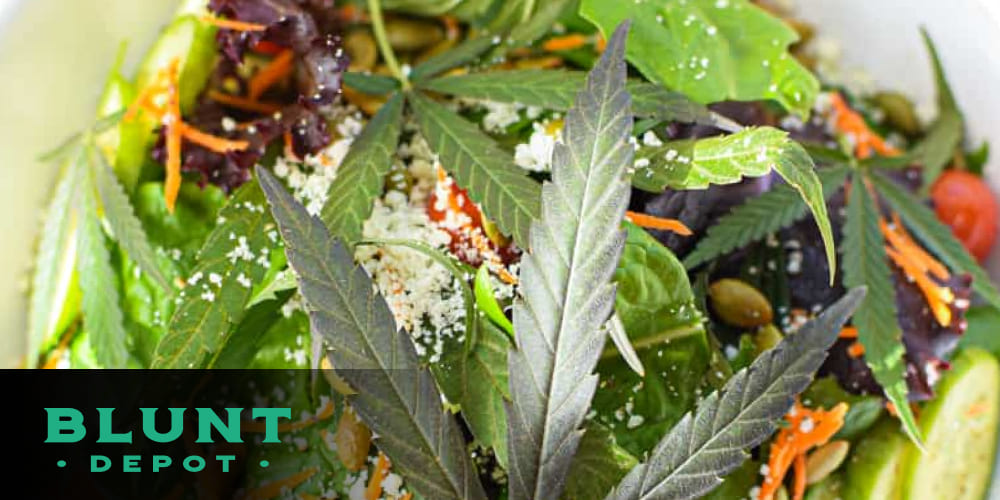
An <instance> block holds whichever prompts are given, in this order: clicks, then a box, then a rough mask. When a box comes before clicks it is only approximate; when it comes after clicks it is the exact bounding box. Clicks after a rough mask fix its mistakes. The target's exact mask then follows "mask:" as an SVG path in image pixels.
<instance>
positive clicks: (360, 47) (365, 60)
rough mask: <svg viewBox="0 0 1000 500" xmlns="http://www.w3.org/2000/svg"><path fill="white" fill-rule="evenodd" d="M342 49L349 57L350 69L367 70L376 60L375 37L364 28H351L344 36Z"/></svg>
mask: <svg viewBox="0 0 1000 500" xmlns="http://www.w3.org/2000/svg"><path fill="white" fill-rule="evenodd" d="M344 50H345V51H347V55H348V56H350V58H351V65H350V67H349V68H348V69H350V70H351V71H369V70H371V69H372V68H374V67H375V62H376V61H378V48H377V47H375V38H374V37H373V36H372V34H371V33H369V32H368V30H366V29H357V30H352V31H351V32H349V33H348V34H347V36H345V37H344Z"/></svg>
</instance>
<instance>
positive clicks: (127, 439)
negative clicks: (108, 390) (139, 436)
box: [97, 408, 132, 444]
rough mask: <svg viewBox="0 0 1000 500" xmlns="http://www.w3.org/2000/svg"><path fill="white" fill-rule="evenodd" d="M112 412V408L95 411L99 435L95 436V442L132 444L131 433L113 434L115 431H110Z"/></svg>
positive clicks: (113, 410)
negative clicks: (98, 424)
mask: <svg viewBox="0 0 1000 500" xmlns="http://www.w3.org/2000/svg"><path fill="white" fill-rule="evenodd" d="M114 412H115V409H114V408H98V409H97V416H98V422H99V423H100V428H99V433H98V434H97V442H98V443H128V444H132V431H128V432H121V433H115V431H113V430H112V429H111V416H112V415H113V414H114Z"/></svg>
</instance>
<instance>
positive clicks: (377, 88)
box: [344, 71, 399, 95]
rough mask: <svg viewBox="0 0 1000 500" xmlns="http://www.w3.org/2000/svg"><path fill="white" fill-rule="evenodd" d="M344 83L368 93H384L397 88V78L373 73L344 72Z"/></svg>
mask: <svg viewBox="0 0 1000 500" xmlns="http://www.w3.org/2000/svg"><path fill="white" fill-rule="evenodd" d="M344 85H345V86H347V87H350V88H352V89H354V90H357V91H358V92H361V93H364V94H368V95H386V94H388V93H390V92H393V91H395V90H399V80H397V79H395V78H393V77H391V76H384V75H376V74H374V73H358V72H353V71H348V72H347V73H344Z"/></svg>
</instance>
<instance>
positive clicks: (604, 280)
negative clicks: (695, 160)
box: [507, 25, 633, 499]
mask: <svg viewBox="0 0 1000 500" xmlns="http://www.w3.org/2000/svg"><path fill="white" fill-rule="evenodd" d="M626 33H627V25H623V26H622V27H619V28H618V30H616V31H615V34H614V36H612V37H611V38H610V40H609V42H608V46H607V50H606V51H605V53H604V55H603V56H602V57H601V60H600V61H599V62H598V63H597V65H596V66H595V67H594V69H593V71H592V72H591V74H590V76H589V77H588V80H587V84H586V86H585V88H584V90H583V91H581V92H580V94H579V95H578V97H577V101H576V106H575V107H574V108H572V109H571V110H570V111H569V113H568V114H567V116H566V121H565V123H566V125H565V128H564V137H565V143H564V144H557V146H556V149H555V151H554V154H553V168H552V182H550V183H546V184H545V186H544V187H543V194H542V199H543V203H542V215H541V217H540V218H539V219H538V220H537V221H536V222H534V223H533V224H532V226H531V252H530V253H529V254H528V255H526V256H525V257H524V258H523V260H522V271H521V283H520V285H521V293H522V298H521V299H520V300H518V301H517V302H516V303H515V306H514V331H515V333H516V337H517V349H516V350H513V351H511V353H510V358H509V367H510V370H509V371H510V389H511V398H512V401H511V402H510V403H509V404H508V407H507V414H508V420H509V429H508V443H509V450H510V452H509V453H510V469H509V484H510V497H511V498H512V499H532V498H552V497H556V496H558V495H559V494H560V493H561V491H562V490H563V488H564V486H565V481H566V474H567V473H568V471H569V467H570V464H571V463H572V459H573V455H574V453H575V452H576V449H577V446H578V445H579V442H580V436H581V431H580V425H581V423H582V422H583V418H584V416H585V414H586V413H587V410H588V408H589V407H590V402H591V398H592V397H593V395H594V391H595V389H596V388H597V376H596V375H594V374H593V370H594V367H595V366H596V364H597V360H598V358H599V357H600V355H601V350H602V348H603V346H604V343H605V340H606V332H605V331H604V330H603V328H601V327H600V326H599V325H602V324H603V323H604V322H605V320H607V318H608V316H609V315H610V314H611V310H612V307H613V305H614V295H615V288H614V286H613V285H612V284H611V277H612V275H613V274H614V271H615V268H616V266H617V263H618V258H619V256H620V254H621V250H622V245H623V243H624V237H625V235H624V233H623V232H622V230H621V221H622V218H623V217H624V215H625V209H626V206H627V204H628V199H629V178H628V175H627V173H626V166H628V165H631V163H632V154H633V150H632V146H631V145H630V144H629V142H628V138H629V135H630V131H631V128H632V118H631V114H630V111H629V108H630V104H629V101H630V99H629V96H628V93H627V92H626V91H625V61H624V55H623V54H624V44H625V35H626Z"/></svg>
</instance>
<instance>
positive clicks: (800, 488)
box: [792, 453, 806, 500]
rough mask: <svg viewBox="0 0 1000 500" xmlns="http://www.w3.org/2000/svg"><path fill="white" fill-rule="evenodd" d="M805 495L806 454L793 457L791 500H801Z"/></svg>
mask: <svg viewBox="0 0 1000 500" xmlns="http://www.w3.org/2000/svg"><path fill="white" fill-rule="evenodd" d="M805 495H806V454H805V453H799V454H798V455H796V456H795V483H794V488H793V489H792V500H802V497H804V496H805Z"/></svg>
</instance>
